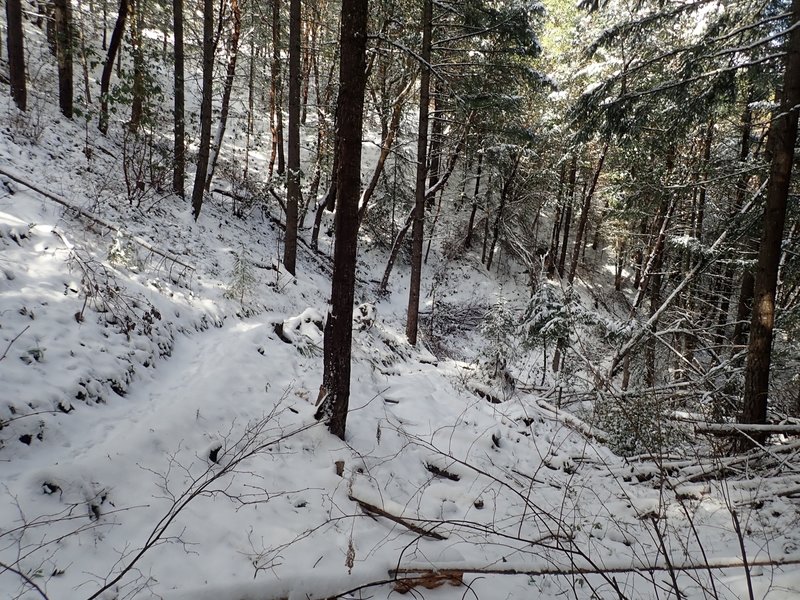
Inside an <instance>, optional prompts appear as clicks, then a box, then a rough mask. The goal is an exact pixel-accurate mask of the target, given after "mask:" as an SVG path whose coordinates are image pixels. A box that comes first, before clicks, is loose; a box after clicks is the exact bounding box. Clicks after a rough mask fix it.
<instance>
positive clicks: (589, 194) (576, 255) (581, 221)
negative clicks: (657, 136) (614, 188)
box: [567, 142, 608, 283]
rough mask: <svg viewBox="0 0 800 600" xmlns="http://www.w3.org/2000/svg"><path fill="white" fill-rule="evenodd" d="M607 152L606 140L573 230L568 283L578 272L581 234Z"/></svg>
mask: <svg viewBox="0 0 800 600" xmlns="http://www.w3.org/2000/svg"><path fill="white" fill-rule="evenodd" d="M607 153H608V142H606V143H605V145H604V146H603V150H602V151H601V152H600V158H599V159H598V161H597V168H596V169H595V171H594V177H593V178H592V185H591V186H589V191H588V192H587V193H586V198H585V199H584V201H583V206H582V207H581V215H580V217H579V218H578V230H577V231H576V232H575V246H574V247H573V249H572V264H571V265H570V267H569V276H568V277H567V281H568V282H569V283H572V282H573V281H574V280H575V274H576V273H577V272H578V262H579V260H580V256H581V254H580V253H581V249H582V248H583V246H584V239H583V234H584V233H585V232H586V222H587V221H588V219H589V208H591V205H592V197H593V196H594V192H595V190H596V189H597V181H598V179H600V172H601V171H602V170H603V163H604V162H605V160H606V154H607Z"/></svg>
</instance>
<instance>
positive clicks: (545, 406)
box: [536, 399, 608, 443]
mask: <svg viewBox="0 0 800 600" xmlns="http://www.w3.org/2000/svg"><path fill="white" fill-rule="evenodd" d="M536 404H537V405H538V406H539V408H540V409H542V410H543V411H544V412H545V413H548V416H549V415H552V417H553V418H554V419H556V420H557V421H558V422H559V423H561V424H563V425H566V426H567V427H569V428H570V429H572V430H573V431H577V432H578V433H580V434H581V435H584V436H586V437H588V438H590V439H596V440H597V441H598V442H603V443H605V442H607V441H608V434H607V433H606V432H605V431H602V430H601V429H597V428H596V427H592V426H591V425H589V424H588V423H586V422H585V421H582V420H581V419H579V418H578V417H576V416H575V415H573V414H572V413H568V412H566V411H563V410H561V409H560V408H557V407H555V406H553V405H552V404H550V403H549V402H547V401H546V400H541V399H540V400H537V401H536Z"/></svg>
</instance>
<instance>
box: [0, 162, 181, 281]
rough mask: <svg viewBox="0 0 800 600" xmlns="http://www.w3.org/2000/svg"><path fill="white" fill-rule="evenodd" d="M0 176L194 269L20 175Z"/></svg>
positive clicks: (2, 172) (168, 253)
mask: <svg viewBox="0 0 800 600" xmlns="http://www.w3.org/2000/svg"><path fill="white" fill-rule="evenodd" d="M0 174H3V175H5V176H6V177H8V178H9V179H12V180H14V181H16V182H17V183H19V184H21V185H24V186H25V187H26V188H28V189H31V190H33V191H34V192H36V193H37V194H39V195H41V196H44V197H45V198H47V199H48V200H52V201H53V202H56V203H58V204H60V205H61V206H65V207H66V208H68V209H70V210H71V211H74V212H75V214H77V215H78V216H81V217H84V218H86V219H89V220H90V221H94V222H95V223H97V224H98V225H102V226H103V227H105V228H107V229H110V230H111V231H114V232H115V233H119V234H121V235H124V236H125V237H127V238H129V239H130V240H131V241H133V242H134V243H136V244H138V245H139V246H141V247H142V248H144V249H146V250H149V251H150V252H152V253H154V254H158V255H159V256H161V257H163V258H165V259H167V260H170V261H172V262H174V263H175V264H177V265H180V266H182V267H183V268H184V269H189V270H190V271H194V270H195V268H194V267H193V266H191V265H189V264H187V263H185V262H183V261H182V260H181V259H180V258H178V257H177V256H175V255H174V254H172V253H170V252H166V251H165V250H161V249H160V248H157V247H156V246H154V245H153V244H151V243H150V242H148V241H147V240H144V239H142V238H140V237H139V236H136V235H132V234H130V233H128V232H127V231H125V230H124V229H123V228H122V227H119V226H118V225H115V224H114V223H111V222H110V221H107V220H106V219H104V218H103V217H101V216H98V215H96V214H94V213H92V212H90V211H88V210H86V209H84V208H81V207H80V206H77V205H76V204H73V203H72V202H70V201H69V200H67V199H66V198H62V197H61V196H58V195H56V194H53V193H52V192H48V191H47V190H43V189H41V188H40V187H37V186H35V185H34V184H32V183H30V182H28V181H26V180H25V179H24V178H23V177H22V175H20V174H19V173H16V172H9V171H8V170H7V169H6V168H3V167H0Z"/></svg>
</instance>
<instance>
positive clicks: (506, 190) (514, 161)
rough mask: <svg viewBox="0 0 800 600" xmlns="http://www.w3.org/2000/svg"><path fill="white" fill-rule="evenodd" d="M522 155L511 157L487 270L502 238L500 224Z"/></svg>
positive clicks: (487, 256) (515, 154)
mask: <svg viewBox="0 0 800 600" xmlns="http://www.w3.org/2000/svg"><path fill="white" fill-rule="evenodd" d="M521 156H522V155H521V153H519V152H515V153H514V155H513V156H512V157H511V160H512V165H511V172H510V173H509V175H508V177H506V178H505V181H503V187H502V189H501V190H500V205H499V206H498V207H497V214H496V215H495V218H494V227H493V228H492V243H491V245H490V246H489V252H488V254H487V255H486V270H487V271H491V270H492V260H493V259H494V249H495V246H496V245H497V240H498V239H499V237H500V223H502V220H503V210H504V209H505V206H506V202H507V201H508V197H509V196H510V195H511V189H512V187H513V186H514V179H515V178H516V176H517V167H518V166H519V161H520V158H521Z"/></svg>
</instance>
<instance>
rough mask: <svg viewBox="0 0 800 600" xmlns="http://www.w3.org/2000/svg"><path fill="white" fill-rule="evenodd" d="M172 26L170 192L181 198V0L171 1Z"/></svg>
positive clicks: (183, 170)
mask: <svg viewBox="0 0 800 600" xmlns="http://www.w3.org/2000/svg"><path fill="white" fill-rule="evenodd" d="M172 24H173V34H174V39H175V46H174V48H173V50H174V53H175V72H174V85H175V103H174V110H175V114H174V128H173V131H174V140H173V149H174V150H173V151H174V154H175V162H174V163H173V168H172V190H173V191H174V192H175V193H176V194H178V195H179V196H181V197H183V195H184V193H185V189H184V176H185V173H186V142H185V121H184V112H185V100H184V94H185V92H184V87H183V77H184V66H183V0H172Z"/></svg>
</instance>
